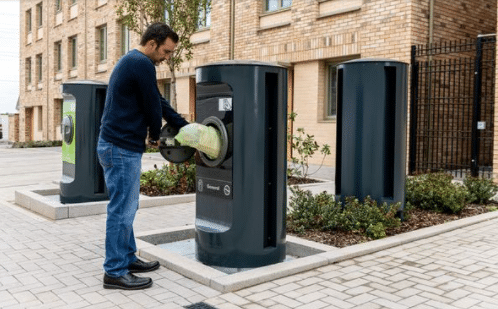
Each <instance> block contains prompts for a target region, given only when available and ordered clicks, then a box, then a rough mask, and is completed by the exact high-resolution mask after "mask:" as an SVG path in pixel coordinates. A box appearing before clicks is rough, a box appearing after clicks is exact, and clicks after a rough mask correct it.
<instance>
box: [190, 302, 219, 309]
mask: <svg viewBox="0 0 498 309" xmlns="http://www.w3.org/2000/svg"><path fill="white" fill-rule="evenodd" d="M183 308H187V309H216V308H215V307H213V306H210V305H208V304H205V303H196V304H192V305H188V306H185V307H183Z"/></svg>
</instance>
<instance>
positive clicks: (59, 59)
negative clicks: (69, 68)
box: [54, 41, 62, 73]
mask: <svg viewBox="0 0 498 309" xmlns="http://www.w3.org/2000/svg"><path fill="white" fill-rule="evenodd" d="M54 45H55V54H56V57H55V61H56V62H55V72H57V73H60V72H62V41H57V42H55V43H54Z"/></svg>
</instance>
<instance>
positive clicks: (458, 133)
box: [408, 35, 496, 178]
mask: <svg viewBox="0 0 498 309" xmlns="http://www.w3.org/2000/svg"><path fill="white" fill-rule="evenodd" d="M495 50H496V38H495V36H494V35H492V36H491V35H486V36H480V37H478V38H477V39H473V40H461V41H452V42H446V43H442V44H432V45H431V46H426V45H417V46H412V55H411V56H412V57H411V64H412V65H411V67H412V70H411V108H410V151H409V158H408V162H409V163H408V168H409V173H410V175H414V174H420V173H427V172H435V171H441V170H443V171H446V172H450V173H452V174H453V175H454V176H455V177H464V176H465V175H466V174H471V175H472V176H480V177H486V178H491V177H492V166H493V130H494V123H493V118H494V100H495V95H494V94H495Z"/></svg>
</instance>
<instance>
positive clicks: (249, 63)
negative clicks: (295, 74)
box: [196, 60, 285, 69]
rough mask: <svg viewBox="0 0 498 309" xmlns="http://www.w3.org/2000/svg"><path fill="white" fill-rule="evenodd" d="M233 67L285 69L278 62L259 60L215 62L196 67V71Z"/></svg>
mask: <svg viewBox="0 0 498 309" xmlns="http://www.w3.org/2000/svg"><path fill="white" fill-rule="evenodd" d="M231 65H237V66H267V67H278V68H285V67H284V66H283V65H280V64H278V63H276V62H263V61H257V60H224V61H218V62H213V63H206V64H203V65H200V66H198V67H196V69H197V68H203V67H210V66H231Z"/></svg>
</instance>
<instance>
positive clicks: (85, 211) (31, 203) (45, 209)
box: [15, 187, 195, 220]
mask: <svg viewBox="0 0 498 309" xmlns="http://www.w3.org/2000/svg"><path fill="white" fill-rule="evenodd" d="M59 194H60V189H59V188H58V187H52V188H47V187H40V188H32V189H29V190H16V191H15V203H16V204H17V205H19V206H21V207H24V208H26V209H29V210H30V211H32V212H35V213H37V214H40V215H42V216H44V217H46V218H49V219H52V220H60V219H67V218H76V217H83V216H93V215H100V214H105V213H106V207H107V203H108V201H98V202H88V203H74V204H62V203H61V202H60V201H59V200H57V199H55V198H54V196H57V195H59ZM190 202H195V194H184V195H172V196H158V197H150V196H146V195H140V208H147V207H155V206H167V205H175V204H181V203H190Z"/></svg>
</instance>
